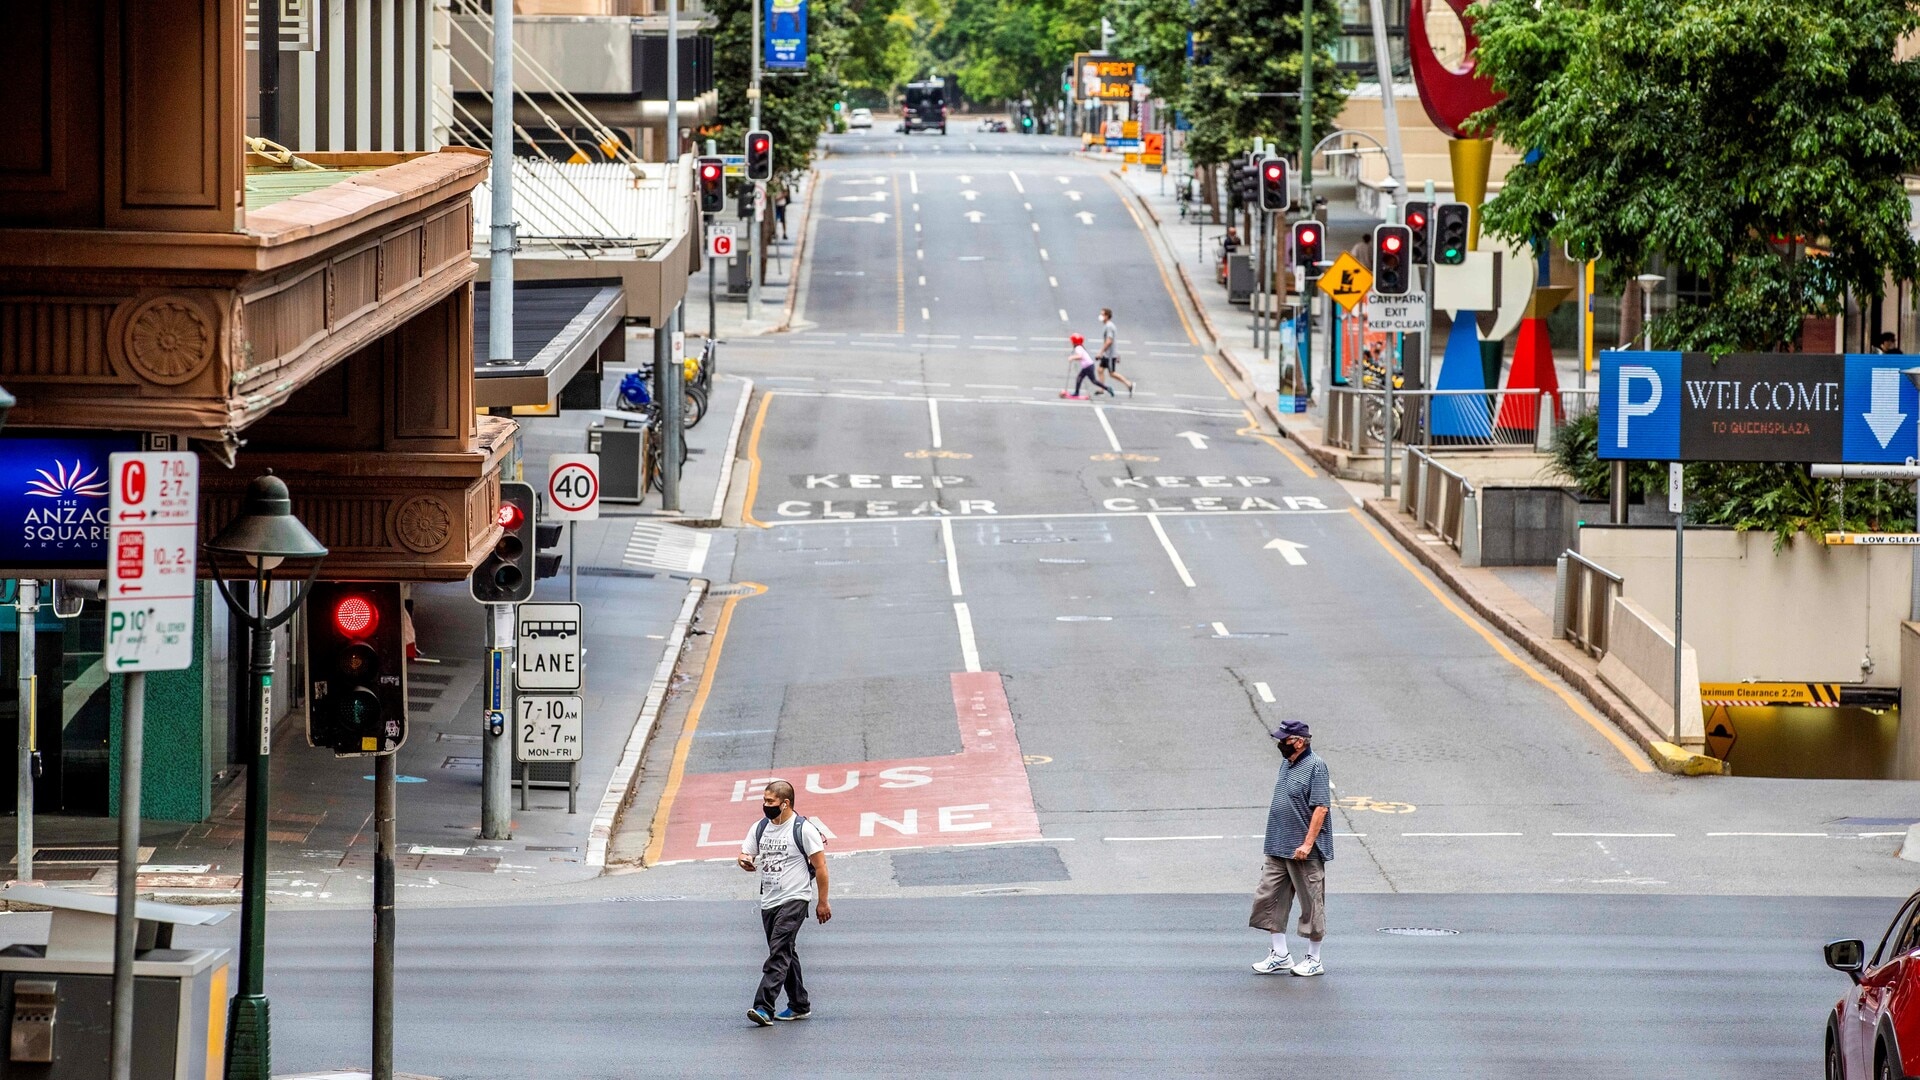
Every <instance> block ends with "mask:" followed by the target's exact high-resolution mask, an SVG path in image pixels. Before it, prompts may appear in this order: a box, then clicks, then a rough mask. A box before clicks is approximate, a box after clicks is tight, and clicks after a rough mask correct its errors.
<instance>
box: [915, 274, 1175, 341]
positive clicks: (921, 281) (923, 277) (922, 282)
mask: <svg viewBox="0 0 1920 1080" xmlns="http://www.w3.org/2000/svg"><path fill="white" fill-rule="evenodd" d="M926 283H927V275H925V274H921V275H920V284H922V285H925V284H926ZM1153 355H1155V356H1159V355H1162V354H1160V353H1154V354H1153Z"/></svg>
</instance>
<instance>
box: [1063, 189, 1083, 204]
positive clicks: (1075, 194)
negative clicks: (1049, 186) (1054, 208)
mask: <svg viewBox="0 0 1920 1080" xmlns="http://www.w3.org/2000/svg"><path fill="white" fill-rule="evenodd" d="M1063 194H1065V195H1066V197H1067V198H1069V199H1072V200H1073V201H1074V202H1079V201H1080V193H1079V192H1077V191H1073V190H1071V189H1069V190H1068V191H1066V192H1064V193H1063Z"/></svg>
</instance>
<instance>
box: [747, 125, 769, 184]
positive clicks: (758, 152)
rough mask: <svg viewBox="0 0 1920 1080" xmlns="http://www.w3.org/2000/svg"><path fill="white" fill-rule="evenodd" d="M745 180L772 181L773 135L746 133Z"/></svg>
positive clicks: (764, 132)
mask: <svg viewBox="0 0 1920 1080" xmlns="http://www.w3.org/2000/svg"><path fill="white" fill-rule="evenodd" d="M747 179H749V180H755V181H765V180H771V179H773V135H772V133H771V132H766V131H749V132H747Z"/></svg>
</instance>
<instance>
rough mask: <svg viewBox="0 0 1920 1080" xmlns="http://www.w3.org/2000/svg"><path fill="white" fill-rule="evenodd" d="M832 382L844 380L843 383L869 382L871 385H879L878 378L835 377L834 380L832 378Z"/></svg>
mask: <svg viewBox="0 0 1920 1080" xmlns="http://www.w3.org/2000/svg"><path fill="white" fill-rule="evenodd" d="M834 382H844V383H869V384H871V385H873V386H879V385H880V380H879V379H835V380H834Z"/></svg>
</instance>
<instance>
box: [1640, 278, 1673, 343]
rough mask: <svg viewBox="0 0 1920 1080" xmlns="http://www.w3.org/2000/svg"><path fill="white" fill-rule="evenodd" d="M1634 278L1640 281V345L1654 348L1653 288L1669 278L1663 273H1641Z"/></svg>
mask: <svg viewBox="0 0 1920 1080" xmlns="http://www.w3.org/2000/svg"><path fill="white" fill-rule="evenodd" d="M1633 280H1635V281H1637V282H1639V283H1640V347H1641V348H1642V349H1647V350H1651V349H1652V348H1653V290H1654V287H1655V286H1657V285H1659V284H1660V283H1661V282H1663V281H1665V280H1667V279H1666V277H1665V276H1664V275H1661V274H1641V275H1640V276H1638V277H1636V278H1634V279H1633Z"/></svg>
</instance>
